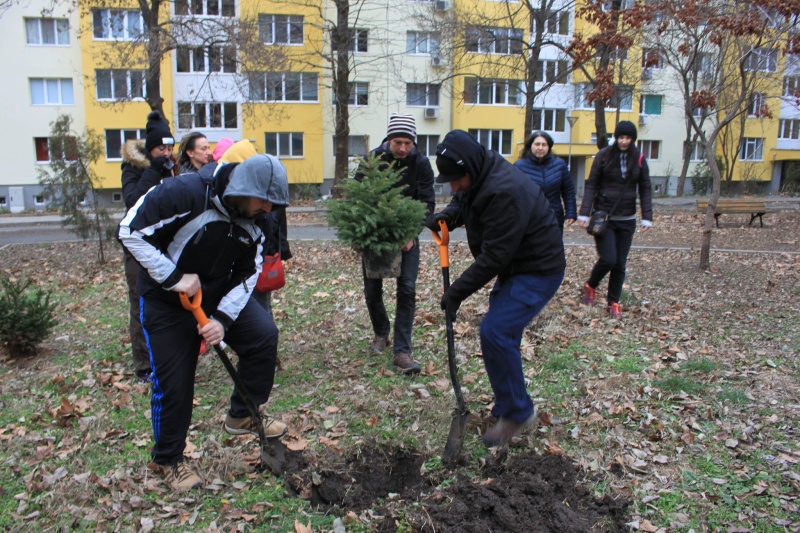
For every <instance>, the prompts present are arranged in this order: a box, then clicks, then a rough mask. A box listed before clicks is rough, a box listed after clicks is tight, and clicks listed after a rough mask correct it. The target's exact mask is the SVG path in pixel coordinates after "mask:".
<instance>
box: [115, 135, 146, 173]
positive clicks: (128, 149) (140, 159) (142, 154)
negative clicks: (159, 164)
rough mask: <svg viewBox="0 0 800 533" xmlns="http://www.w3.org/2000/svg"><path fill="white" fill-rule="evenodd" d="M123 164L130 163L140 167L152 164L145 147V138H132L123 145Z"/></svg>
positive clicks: (144, 167) (143, 167)
mask: <svg viewBox="0 0 800 533" xmlns="http://www.w3.org/2000/svg"><path fill="white" fill-rule="evenodd" d="M121 151H122V164H126V163H127V164H128V165H131V166H134V167H136V168H140V169H143V170H144V169H146V168H148V167H149V166H150V158H149V157H147V150H145V148H144V139H131V140H130V141H125V144H124V145H122V150H121Z"/></svg>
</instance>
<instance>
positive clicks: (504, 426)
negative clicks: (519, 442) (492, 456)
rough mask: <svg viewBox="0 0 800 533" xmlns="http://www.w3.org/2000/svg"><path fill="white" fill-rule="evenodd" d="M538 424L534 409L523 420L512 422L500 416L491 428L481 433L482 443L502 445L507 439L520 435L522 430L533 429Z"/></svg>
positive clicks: (488, 445)
mask: <svg viewBox="0 0 800 533" xmlns="http://www.w3.org/2000/svg"><path fill="white" fill-rule="evenodd" d="M538 425H539V415H537V414H536V411H534V412H533V414H532V415H531V416H529V417H528V419H527V420H525V421H524V422H512V421H511V420H508V419H506V418H500V419H498V420H497V423H496V424H495V425H494V426H492V428H491V429H490V430H489V431H487V432H486V433H485V434H484V435H483V443H484V444H485V445H486V447H487V448H494V447H495V446H502V445H503V444H506V443H507V442H508V441H510V440H511V439H513V438H514V437H517V436H519V435H521V434H522V433H523V432H527V431H533V430H534V429H536V427H537V426H538Z"/></svg>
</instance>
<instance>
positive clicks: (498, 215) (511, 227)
mask: <svg viewBox="0 0 800 533" xmlns="http://www.w3.org/2000/svg"><path fill="white" fill-rule="evenodd" d="M436 166H437V167H438V168H439V177H438V178H436V182H437V183H450V188H451V190H452V191H453V193H454V196H453V199H452V201H451V202H450V204H449V205H448V206H447V207H446V208H445V209H444V210H443V211H441V212H439V213H435V214H433V215H429V216H428V218H427V220H426V225H427V226H428V227H429V228H431V229H432V230H434V231H438V230H439V220H444V221H445V222H446V223H447V226H448V228H450V229H453V228H456V227H459V226H464V227H465V228H466V230H467V241H468V244H469V249H470V251H471V252H472V256H473V257H474V258H475V261H474V262H473V263H472V264H471V265H470V266H469V267H468V268H467V269H466V270H465V271H464V272H463V273H462V274H461V276H459V277H458V279H456V280H455V281H454V282H453V283H452V285H450V288H449V289H447V291H446V292H445V293H444V295H443V296H442V299H441V302H440V304H441V307H442V309H444V310H445V312H446V313H447V314H448V315H449V316H450V318H452V319H455V317H456V312H457V311H458V308H459V306H460V305H461V302H462V301H463V300H464V299H466V298H467V297H468V296H470V295H471V294H474V293H475V292H477V291H478V290H480V289H481V288H482V287H483V286H484V285H486V284H487V283H489V282H490V281H492V280H495V281H494V286H493V287H492V291H491V293H490V295H489V310H488V312H487V313H486V315H485V316H484V318H483V320H482V321H481V325H480V338H481V351H482V352H483V361H484V365H485V366H486V373H487V374H488V376H489V381H490V382H491V385H492V391H494V397H495V399H494V407H493V408H492V415H493V416H495V417H497V423H496V424H495V425H494V426H493V427H492V428H490V429H489V430H488V431H487V432H486V434H485V435H484V436H483V440H484V443H485V444H486V445H487V446H490V447H491V446H498V445H502V444H505V443H507V442H508V441H509V440H510V439H511V438H513V437H514V436H516V435H518V434H519V433H521V432H522V431H523V430H526V429H530V428H532V427H535V425H536V423H537V415H536V413H535V410H534V405H533V401H532V400H531V397H530V396H529V395H528V392H527V391H526V389H525V378H524V375H523V371H522V355H521V352H520V344H521V342H522V333H523V331H524V330H525V327H526V326H527V325H528V323H529V322H530V321H531V320H533V318H534V317H536V315H538V314H539V312H540V311H541V310H542V309H543V308H544V306H545V305H547V302H549V301H550V299H551V298H552V297H553V296H554V295H555V293H556V291H557V290H558V288H559V287H560V286H561V282H562V281H563V279H564V271H565V269H566V265H567V263H566V259H565V256H564V244H563V242H562V238H561V231H560V230H559V227H558V221H557V220H556V217H555V215H554V214H553V210H552V209H551V208H550V202H548V201H547V197H546V196H545V194H544V192H542V190H541V189H540V188H539V186H538V185H536V183H534V182H533V180H531V179H530V178H528V177H527V176H526V175H525V174H523V173H522V171H520V170H519V169H518V168H516V167H515V166H514V165H512V164H511V163H509V162H508V161H506V160H505V158H503V156H501V155H500V154H498V153H496V152H493V151H492V150H488V149H486V148H484V147H483V146H481V145H480V144H479V143H478V141H477V140H475V138H474V137H473V136H471V135H470V134H468V133H467V132H465V131H461V130H454V131H451V132H450V133H448V134H447V135H446V136H445V137H444V139H443V140H442V142H441V143H440V144H439V146H438V148H437V149H436Z"/></svg>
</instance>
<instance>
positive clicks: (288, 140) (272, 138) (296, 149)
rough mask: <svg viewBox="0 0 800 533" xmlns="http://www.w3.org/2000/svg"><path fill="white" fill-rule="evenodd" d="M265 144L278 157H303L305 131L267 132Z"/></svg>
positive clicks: (267, 149) (269, 151)
mask: <svg viewBox="0 0 800 533" xmlns="http://www.w3.org/2000/svg"><path fill="white" fill-rule="evenodd" d="M264 146H265V147H266V150H265V152H266V153H268V154H270V155H274V156H276V157H303V133H302V132H294V133H265V134H264Z"/></svg>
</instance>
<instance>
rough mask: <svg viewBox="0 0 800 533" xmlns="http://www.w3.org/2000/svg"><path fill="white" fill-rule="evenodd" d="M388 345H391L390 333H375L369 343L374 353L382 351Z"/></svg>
mask: <svg viewBox="0 0 800 533" xmlns="http://www.w3.org/2000/svg"><path fill="white" fill-rule="evenodd" d="M387 346H389V335H375V338H374V339H372V342H371V343H370V345H369V349H370V351H371V352H372V353H381V352H382V351H384V350H385V349H386V347H387Z"/></svg>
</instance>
